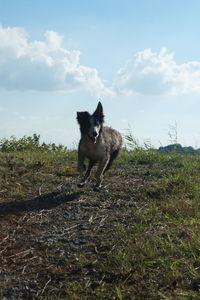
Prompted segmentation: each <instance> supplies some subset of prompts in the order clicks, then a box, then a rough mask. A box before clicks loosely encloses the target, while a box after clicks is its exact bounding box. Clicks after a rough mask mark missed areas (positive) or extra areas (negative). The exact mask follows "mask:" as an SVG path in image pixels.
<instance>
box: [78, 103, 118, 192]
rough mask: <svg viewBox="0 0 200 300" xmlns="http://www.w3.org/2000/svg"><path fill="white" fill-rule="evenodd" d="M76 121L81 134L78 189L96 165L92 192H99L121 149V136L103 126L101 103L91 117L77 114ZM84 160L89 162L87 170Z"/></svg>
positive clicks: (83, 113)
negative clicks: (80, 177) (105, 175)
mask: <svg viewBox="0 0 200 300" xmlns="http://www.w3.org/2000/svg"><path fill="white" fill-rule="evenodd" d="M77 121H78V124H79V126H80V132H81V139H80V142H79V146H78V172H79V173H80V175H81V176H82V179H81V181H80V183H79V184H78V187H83V186H84V185H85V183H86V182H87V180H88V178H89V176H90V172H91V170H92V168H93V166H94V165H95V164H98V168H97V171H96V176H95V177H96V184H95V186H94V190H99V189H100V188H101V186H102V181H103V176H104V174H105V172H106V171H107V170H109V168H110V167H111V165H112V163H113V161H114V159H115V158H116V157H117V155H118V153H119V151H120V149H121V147H122V136H121V134H120V133H119V132H118V131H117V130H115V129H113V128H111V127H106V126H103V123H104V113H103V106H102V104H101V102H99V103H98V105H97V108H96V110H95V112H94V113H93V114H92V115H91V114H90V113H89V112H87V111H84V112H77ZM85 159H88V160H89V163H88V167H87V170H86V166H85V164H84V162H85ZM85 170H86V172H85V174H84V175H83V173H84V171H85Z"/></svg>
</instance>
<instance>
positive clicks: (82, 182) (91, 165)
mask: <svg viewBox="0 0 200 300" xmlns="http://www.w3.org/2000/svg"><path fill="white" fill-rule="evenodd" d="M94 165H95V161H93V160H90V161H89V165H88V168H87V171H86V173H85V175H84V177H83V178H82V180H81V182H80V183H79V184H78V187H83V186H84V185H85V183H86V182H87V180H88V178H89V176H90V172H91V170H92V168H93V166H94Z"/></svg>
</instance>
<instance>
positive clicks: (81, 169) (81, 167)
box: [77, 164, 86, 174]
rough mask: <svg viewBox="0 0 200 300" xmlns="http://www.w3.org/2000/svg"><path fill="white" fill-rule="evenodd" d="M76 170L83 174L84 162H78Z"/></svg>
mask: <svg viewBox="0 0 200 300" xmlns="http://www.w3.org/2000/svg"><path fill="white" fill-rule="evenodd" d="M77 170H78V172H79V173H80V174H83V173H84V172H85V170H86V166H85V165H84V164H80V165H78V167H77Z"/></svg>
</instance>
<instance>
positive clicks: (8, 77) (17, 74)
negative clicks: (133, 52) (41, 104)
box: [0, 27, 112, 95]
mask: <svg viewBox="0 0 200 300" xmlns="http://www.w3.org/2000/svg"><path fill="white" fill-rule="evenodd" d="M0 41H1V42H0V88H4V89H7V90H37V91H51V90H52V91H63V92H68V91H72V90H75V89H78V88H80V87H84V88H86V89H88V90H90V91H91V92H93V93H95V94H97V95H102V94H106V95H109V94H112V91H111V90H110V89H109V88H107V87H106V86H105V84H104V82H103V80H102V79H101V78H100V77H99V75H98V72H97V70H96V69H95V68H90V67H87V66H83V65H81V64H80V51H78V50H74V51H69V50H67V49H65V48H63V47H62V41H63V36H62V35H60V34H59V33H57V32H54V31H48V32H46V33H45V39H44V41H29V37H28V34H27V32H26V31H25V30H24V29H22V28H17V27H12V28H3V27H0Z"/></svg>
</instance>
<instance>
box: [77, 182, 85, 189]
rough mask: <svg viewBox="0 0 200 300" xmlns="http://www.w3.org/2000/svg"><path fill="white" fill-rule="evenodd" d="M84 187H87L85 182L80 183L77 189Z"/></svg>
mask: <svg viewBox="0 0 200 300" xmlns="http://www.w3.org/2000/svg"><path fill="white" fill-rule="evenodd" d="M84 185H85V183H84V182H79V183H78V184H77V187H79V188H83V187H84Z"/></svg>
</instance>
